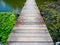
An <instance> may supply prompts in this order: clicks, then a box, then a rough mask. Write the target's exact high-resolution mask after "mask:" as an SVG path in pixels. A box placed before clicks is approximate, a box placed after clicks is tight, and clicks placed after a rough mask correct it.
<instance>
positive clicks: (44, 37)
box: [6, 0, 53, 45]
mask: <svg viewBox="0 0 60 45" xmlns="http://www.w3.org/2000/svg"><path fill="white" fill-rule="evenodd" d="M6 45H53V41H52V38H51V36H50V34H49V32H48V30H47V27H46V25H45V23H44V21H43V18H42V17H41V14H40V11H39V9H38V7H37V5H36V2H35V0H27V1H26V3H25V5H24V7H23V9H22V11H21V14H20V16H19V18H18V21H17V24H16V26H15V27H14V28H13V31H12V33H11V34H10V37H9V38H8V41H7V43H6Z"/></svg>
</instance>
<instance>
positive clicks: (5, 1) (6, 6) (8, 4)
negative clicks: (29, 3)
mask: <svg viewBox="0 0 60 45" xmlns="http://www.w3.org/2000/svg"><path fill="white" fill-rule="evenodd" d="M24 3H25V0H22V1H21V0H18V1H17V0H14V1H12V0H0V12H14V13H19V12H20V11H21V9H22V7H23V5H24Z"/></svg>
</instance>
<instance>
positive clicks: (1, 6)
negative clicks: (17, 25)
mask: <svg viewBox="0 0 60 45" xmlns="http://www.w3.org/2000/svg"><path fill="white" fill-rule="evenodd" d="M12 11H13V8H12V7H11V6H9V5H8V4H6V3H5V2H4V1H3V0H1V1H0V12H12Z"/></svg>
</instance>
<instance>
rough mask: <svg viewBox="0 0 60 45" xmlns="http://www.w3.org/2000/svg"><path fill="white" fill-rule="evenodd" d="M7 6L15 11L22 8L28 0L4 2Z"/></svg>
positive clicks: (7, 0)
mask: <svg viewBox="0 0 60 45" xmlns="http://www.w3.org/2000/svg"><path fill="white" fill-rule="evenodd" d="M4 1H5V2H6V3H7V4H9V5H10V6H12V7H13V8H14V9H16V8H22V7H23V6H24V3H25V2H26V0H4Z"/></svg>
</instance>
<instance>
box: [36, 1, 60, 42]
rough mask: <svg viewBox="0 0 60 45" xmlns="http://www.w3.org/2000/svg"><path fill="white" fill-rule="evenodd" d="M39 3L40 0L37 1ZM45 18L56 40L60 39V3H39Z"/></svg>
mask: <svg viewBox="0 0 60 45" xmlns="http://www.w3.org/2000/svg"><path fill="white" fill-rule="evenodd" d="M37 3H39V2H37ZM38 7H39V9H40V11H41V14H42V16H43V19H44V20H45V23H46V25H47V28H48V30H49V32H50V34H51V36H52V39H53V41H54V42H57V41H60V3H58V2H44V4H42V5H40V3H39V4H38Z"/></svg>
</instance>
